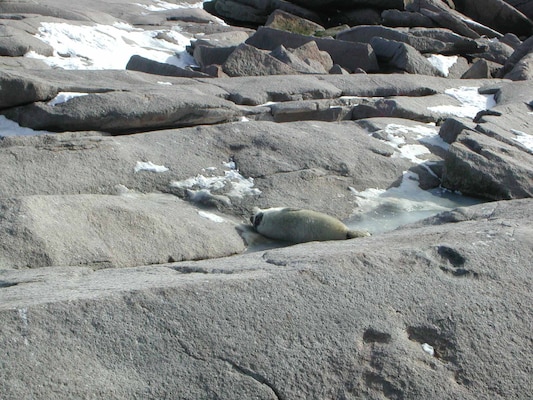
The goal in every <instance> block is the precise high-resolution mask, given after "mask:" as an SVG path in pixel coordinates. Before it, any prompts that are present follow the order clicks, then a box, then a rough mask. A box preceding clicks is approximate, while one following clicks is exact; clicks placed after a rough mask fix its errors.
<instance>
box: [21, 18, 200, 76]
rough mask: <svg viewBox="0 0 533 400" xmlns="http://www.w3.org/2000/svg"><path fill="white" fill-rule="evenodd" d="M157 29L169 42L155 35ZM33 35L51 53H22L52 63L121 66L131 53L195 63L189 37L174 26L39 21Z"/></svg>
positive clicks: (181, 64)
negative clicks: (155, 27) (148, 28)
mask: <svg viewBox="0 0 533 400" xmlns="http://www.w3.org/2000/svg"><path fill="white" fill-rule="evenodd" d="M161 33H165V35H166V36H167V37H169V38H170V39H171V40H172V42H170V41H167V40H164V39H159V38H158V35H159V34H161ZM35 36H36V37H37V38H38V39H40V40H42V41H43V42H45V43H48V44H49V45H50V46H52V47H53V48H54V54H53V55H52V56H51V57H45V56H42V55H39V54H37V53H35V52H33V51H30V52H29V53H27V54H26V56H27V57H32V58H38V59H41V60H43V61H44V62H46V63H47V64H48V65H50V66H52V67H59V68H64V69H125V68H126V64H127V63H128V61H129V59H130V58H131V56H133V55H140V56H142V57H146V58H149V59H151V60H154V61H158V62H163V63H168V64H172V65H176V66H178V67H186V66H188V65H194V64H196V62H195V60H194V58H192V56H190V55H189V54H188V53H187V52H186V51H185V47H186V46H187V45H189V44H190V38H188V37H185V36H184V35H182V34H181V33H179V32H177V31H176V30H154V31H144V30H142V29H137V28H134V27H133V26H131V25H128V24H125V23H115V24H114V25H102V24H96V25H71V24H68V23H63V22H61V23H57V22H42V23H41V26H40V28H39V31H38V33H37V34H36V35H35Z"/></svg>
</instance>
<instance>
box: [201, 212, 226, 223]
mask: <svg viewBox="0 0 533 400" xmlns="http://www.w3.org/2000/svg"><path fill="white" fill-rule="evenodd" d="M198 215H199V216H200V217H202V218H207V219H208V220H211V221H213V222H216V223H218V224H220V223H222V222H225V221H226V220H225V219H224V218H222V217H219V216H218V215H216V214H213V213H210V212H207V211H198Z"/></svg>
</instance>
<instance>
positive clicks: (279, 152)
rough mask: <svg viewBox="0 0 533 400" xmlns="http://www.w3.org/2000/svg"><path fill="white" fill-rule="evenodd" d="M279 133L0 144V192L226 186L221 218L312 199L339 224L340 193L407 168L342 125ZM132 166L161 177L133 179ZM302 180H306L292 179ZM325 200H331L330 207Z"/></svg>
mask: <svg viewBox="0 0 533 400" xmlns="http://www.w3.org/2000/svg"><path fill="white" fill-rule="evenodd" d="M326 112H328V110H325V109H324V113H326ZM285 115H288V114H287V113H285ZM280 126H281V125H280V124H277V123H272V122H253V121H250V122H239V123H230V124H219V125H215V126H200V127H194V128H182V129H180V130H167V131H157V132H148V133H144V134H137V135H124V136H118V137H110V136H101V135H96V134H94V133H93V134H90V133H85V134H81V133H78V134H72V133H64V134H61V135H48V136H35V137H7V138H4V139H2V140H1V141H0V145H1V147H0V167H1V168H2V170H3V171H4V172H3V175H2V176H3V178H2V180H1V181H0V190H1V192H2V193H3V196H4V197H22V196H30V195H51V194H58V195H60V194H62V195H66V194H77V193H90V194H92V193H94V194H112V193H115V191H116V190H115V187H116V185H124V186H126V187H127V188H129V189H132V190H136V191H139V192H142V193H150V192H155V191H162V192H172V193H175V194H177V195H179V196H180V197H184V198H187V197H186V194H187V193H186V189H187V188H189V189H191V190H201V189H202V188H201V187H195V186H194V185H193V186H191V187H189V186H186V187H184V186H181V190H178V189H180V186H176V185H174V186H172V187H171V186H169V184H170V183H171V182H176V181H178V182H184V181H187V179H189V178H193V177H195V176H197V175H203V176H205V177H206V179H209V178H210V177H216V178H217V180H218V181H221V180H222V181H223V182H225V184H224V185H223V186H224V190H217V191H214V194H216V195H223V196H226V197H228V198H229V200H230V202H231V205H230V206H229V207H225V208H224V209H223V211H225V212H230V213H232V214H236V215H241V212H242V210H243V209H244V210H247V211H251V210H252V208H253V207H254V206H260V207H270V206H273V205H276V204H282V203H280V202H282V197H283V196H285V197H287V199H286V200H285V202H284V203H283V204H286V205H287V206H292V207H305V206H306V205H307V207H309V206H311V204H310V203H309V201H310V199H314V200H312V202H313V207H312V208H317V209H320V208H319V207H321V208H322V210H323V211H325V212H329V213H331V214H332V215H337V216H339V217H341V218H344V217H347V216H348V215H350V214H351V212H352V211H353V209H354V207H355V205H354V203H353V202H354V198H353V196H352V195H351V194H350V192H349V191H348V187H354V188H356V189H357V190H364V189H365V188H367V187H377V188H387V187H389V186H390V185H392V184H393V183H394V182H395V181H397V180H398V179H399V177H401V176H402V173H403V171H405V170H406V169H407V168H409V167H410V166H411V163H410V162H409V161H408V160H406V159H402V158H391V157H390V155H391V150H390V146H388V145H387V144H384V143H381V142H380V141H378V140H376V139H374V138H372V137H370V136H369V135H368V134H367V132H366V131H365V130H363V129H361V128H360V127H358V126H357V125H355V124H354V123H353V122H351V121H346V122H340V123H335V124H331V123H327V122H320V121H309V122H306V121H298V122H294V123H286V124H283V125H282V126H283V130H280ZM325 135H326V136H327V138H328V140H327V141H326V140H325V137H326V136H325ZM387 150H388V151H387ZM14 155H15V156H14ZM230 159H231V160H233V161H234V162H235V163H236V168H238V170H239V172H240V173H241V175H242V176H243V177H244V178H249V177H252V178H254V179H255V181H254V183H255V186H254V188H258V189H259V190H261V193H260V194H259V195H254V194H250V195H243V196H240V197H239V195H237V194H232V192H231V189H232V187H233V186H232V184H231V183H230V182H229V181H228V179H222V178H224V176H225V173H224V168H223V166H222V163H224V162H227V161H228V160H230ZM139 161H150V162H153V163H155V164H156V165H162V166H165V167H167V168H168V171H166V172H164V173H151V172H143V171H140V172H135V170H134V168H135V166H136V164H137V163H138V162H139ZM21 169H24V171H25V174H24V175H21V174H20V171H21ZM67 170H68V171H69V173H68V174H66V173H65V171H67ZM301 171H310V173H309V174H304V175H303V176H301V175H300V173H301ZM27 176H39V179H31V180H27V179H26V178H25V177H27ZM219 177H222V178H219ZM272 182H275V183H276V184H275V185H274V184H272ZM295 184H296V187H297V188H298V190H295V186H294V185H295ZM326 188H327V189H326ZM246 193H248V192H246ZM311 193H313V196H311ZM332 197H334V198H336V199H337V200H336V201H335V202H332V201H331V198H332ZM289 199H290V201H289Z"/></svg>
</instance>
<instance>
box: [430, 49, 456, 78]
mask: <svg viewBox="0 0 533 400" xmlns="http://www.w3.org/2000/svg"><path fill="white" fill-rule="evenodd" d="M427 60H428V61H429V62H430V64H431V65H433V66H434V67H435V68H437V69H438V70H439V71H440V72H442V73H443V74H444V76H448V74H449V73H450V68H451V67H452V66H453V65H454V64H455V63H456V62H457V60H458V57H457V56H443V55H441V54H432V55H431V56H429V57H428V59H427Z"/></svg>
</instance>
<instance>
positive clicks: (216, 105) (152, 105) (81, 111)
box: [3, 88, 240, 134]
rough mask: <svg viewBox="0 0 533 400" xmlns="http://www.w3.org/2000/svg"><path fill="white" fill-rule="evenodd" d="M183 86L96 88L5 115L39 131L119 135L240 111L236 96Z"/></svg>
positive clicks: (232, 115) (219, 117) (211, 120)
mask: <svg viewBox="0 0 533 400" xmlns="http://www.w3.org/2000/svg"><path fill="white" fill-rule="evenodd" d="M183 89H184V88H182V90H180V91H171V90H151V91H146V92H144V93H128V92H107V93H93V94H88V95H86V96H81V97H76V98H74V99H71V100H69V101H67V102H66V103H61V104H58V105H55V106H52V105H49V104H47V103H33V104H30V105H27V106H20V107H16V108H11V109H8V110H5V111H3V114H4V115H5V116H6V117H7V118H9V119H12V120H14V121H16V122H18V123H19V124H20V125H21V126H24V127H28V128H32V129H35V130H47V131H52V132H65V131H86V130H97V131H104V132H109V133H114V134H124V133H133V132H145V131H150V130H155V129H164V128H170V127H175V128H178V127H184V126H191V125H198V124H213V123H220V122H224V121H230V120H233V119H235V118H236V117H237V116H238V115H240V113H239V111H238V110H237V109H236V108H235V106H234V104H233V103H231V102H230V101H227V100H224V99H221V98H218V97H215V96H210V95H205V94H200V93H198V92H195V91H188V90H183Z"/></svg>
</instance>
